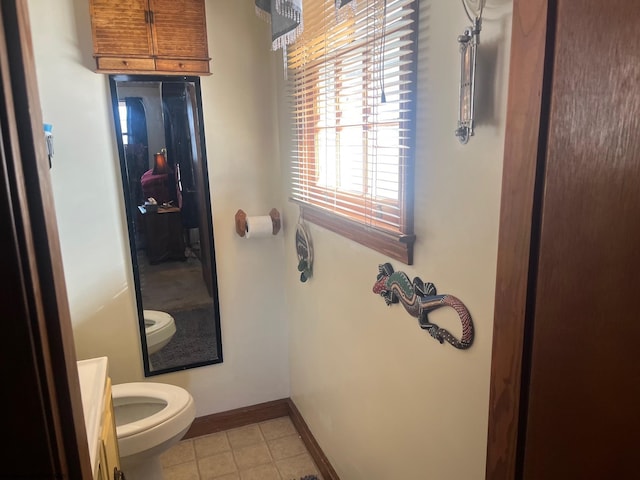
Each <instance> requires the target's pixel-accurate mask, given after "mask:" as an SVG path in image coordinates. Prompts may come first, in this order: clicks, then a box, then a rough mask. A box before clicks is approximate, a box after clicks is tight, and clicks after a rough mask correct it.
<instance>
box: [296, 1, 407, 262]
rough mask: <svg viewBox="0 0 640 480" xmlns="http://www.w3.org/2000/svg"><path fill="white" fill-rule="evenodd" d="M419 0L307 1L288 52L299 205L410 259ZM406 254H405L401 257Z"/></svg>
mask: <svg viewBox="0 0 640 480" xmlns="http://www.w3.org/2000/svg"><path fill="white" fill-rule="evenodd" d="M416 7H417V2H416V1H415V0H386V1H385V0H353V1H352V2H351V3H350V4H349V5H347V6H346V7H343V8H342V9H341V10H340V13H339V14H338V15H336V9H335V0H313V1H306V2H305V3H304V9H303V12H304V31H303V33H302V35H301V36H300V37H299V38H298V40H297V41H296V43H295V44H294V45H293V46H292V47H290V48H289V52H288V68H289V84H290V87H291V98H292V99H293V118H294V147H293V152H292V153H293V165H292V192H291V195H292V199H293V200H294V201H296V202H298V203H300V204H301V205H302V208H303V214H304V215H305V218H308V219H310V220H311V221H313V222H315V223H320V224H322V225H323V226H325V227H328V228H331V229H333V230H335V231H338V232H339V233H341V234H344V235H346V236H347V237H349V238H352V239H353V240H356V241H359V242H361V243H364V244H366V245H368V246H371V247H372V248H376V249H378V250H382V251H383V252H384V253H387V254H389V255H390V256H392V257H394V258H399V259H401V260H403V261H405V262H406V263H411V249H412V248H411V246H412V243H413V218H412V216H413V198H412V197H413V178H412V177H413V160H412V159H413V152H412V150H413V148H412V146H413V143H414V142H413V135H414V113H413V111H414V104H415V73H416V60H415V59H416V43H417V38H416V37H417V32H416V24H417V12H416V11H415V10H416ZM398 255H399V256H400V257H402V258H400V257H399V256H398Z"/></svg>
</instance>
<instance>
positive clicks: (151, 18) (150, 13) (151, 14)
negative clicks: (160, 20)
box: [149, 10, 153, 23]
mask: <svg viewBox="0 0 640 480" xmlns="http://www.w3.org/2000/svg"><path fill="white" fill-rule="evenodd" d="M149 22H150V23H153V10H149Z"/></svg>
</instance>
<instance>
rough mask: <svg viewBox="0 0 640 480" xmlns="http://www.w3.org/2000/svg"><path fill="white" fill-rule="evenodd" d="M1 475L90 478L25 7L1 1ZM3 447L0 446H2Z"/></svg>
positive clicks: (13, 1) (14, 0)
mask: <svg viewBox="0 0 640 480" xmlns="http://www.w3.org/2000/svg"><path fill="white" fill-rule="evenodd" d="M0 85H1V90H0V134H1V138H0V140H1V145H0V204H1V205H0V222H1V224H2V227H1V228H0V247H1V248H0V256H1V257H2V262H1V264H2V273H3V277H4V282H3V283H4V286H3V288H2V289H0V301H1V304H2V308H3V315H2V316H3V318H2V320H3V324H4V325H5V328H4V330H3V338H2V344H3V348H2V349H1V351H2V360H1V361H0V365H1V367H0V368H1V369H2V379H3V381H4V382H5V385H4V388H3V392H4V395H3V397H4V402H3V405H4V407H5V408H4V409H3V410H4V413H3V415H2V417H3V423H2V424H3V429H2V430H3V431H4V432H7V434H8V435H9V436H10V438H9V439H8V440H9V441H8V444H7V445H5V447H4V448H3V449H2V457H1V458H2V475H1V476H2V477H3V478H69V479H71V478H74V479H75V478H78V479H80V478H82V479H88V478H92V476H93V474H92V471H91V465H90V461H89V451H88V445H87V437H86V431H85V426H84V416H83V411H82V399H81V395H80V385H79V379H78V371H77V365H76V358H75V348H74V344H73V333H72V329H71V320H70V313H69V306H68V300H67V293H66V286H65V282H64V275H63V270H62V261H61V253H60V245H59V239H58V231H57V225H56V215H55V211H54V208H53V195H52V189H51V182H50V174H49V163H48V159H47V155H46V153H45V147H44V136H43V133H42V115H41V111H40V102H39V98H38V86H37V83H36V72H35V65H34V59H33V49H32V45H31V34H30V27H29V17H28V12H27V2H26V1H21V0H6V1H5V0H3V1H2V2H1V3H0ZM5 443H6V442H5Z"/></svg>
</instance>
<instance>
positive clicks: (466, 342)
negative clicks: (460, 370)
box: [373, 263, 473, 350]
mask: <svg viewBox="0 0 640 480" xmlns="http://www.w3.org/2000/svg"><path fill="white" fill-rule="evenodd" d="M378 271H379V273H378V277H377V279H376V283H375V284H374V285H373V293H376V294H379V295H380V296H381V297H382V298H384V301H385V302H386V304H387V305H391V304H393V303H398V302H401V303H402V305H403V306H404V308H405V309H406V310H407V312H408V313H409V314H410V315H411V316H413V317H416V318H417V319H418V322H419V324H420V327H421V328H423V329H425V330H427V331H428V332H429V334H430V335H431V336H432V337H433V338H435V339H436V340H438V341H439V342H440V343H444V341H445V340H446V341H447V342H449V343H450V344H451V345H453V346H454V347H456V348H459V349H462V350H464V349H467V348H469V347H470V346H471V344H472V343H473V321H472V320H471V315H470V314H469V310H467V307H465V306H464V304H463V303H462V302H461V301H460V300H458V299H457V298H456V297H454V296H453V295H437V294H436V287H435V285H434V284H433V283H424V282H423V281H422V280H420V278H418V277H415V278H414V279H413V282H411V281H410V280H409V277H408V276H407V274H406V273H404V272H394V271H393V267H392V266H391V264H390V263H385V264H383V265H379V266H378ZM440 307H451V308H453V309H454V310H455V311H456V313H457V314H458V317H460V321H461V322H462V338H461V339H460V340H458V339H457V338H456V337H454V336H453V335H452V334H451V333H450V332H449V331H448V330H446V329H444V328H440V327H439V326H438V325H436V324H435V323H430V322H429V320H428V319H427V314H428V313H429V312H431V311H433V310H437V309H438V308H440Z"/></svg>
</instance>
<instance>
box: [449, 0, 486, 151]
mask: <svg viewBox="0 0 640 480" xmlns="http://www.w3.org/2000/svg"><path fill="white" fill-rule="evenodd" d="M466 2H469V3H472V2H471V1H470V0H462V6H463V7H464V11H465V13H466V14H467V17H468V18H469V20H470V21H471V22H472V24H473V25H471V26H470V27H467V28H466V29H465V30H464V32H463V34H462V35H459V36H458V44H459V46H460V103H459V109H458V128H456V132H455V133H456V137H458V140H460V143H462V144H465V143H467V142H468V141H469V137H471V136H472V135H473V129H474V126H475V125H474V114H475V112H474V99H475V93H476V92H475V90H476V58H477V55H478V45H479V43H480V30H481V29H482V10H483V8H484V2H485V0H477V1H476V3H478V4H479V6H478V9H477V11H473V6H472V5H469V7H468V6H467V3H466ZM470 10H471V12H473V15H474V16H472V14H471V12H470Z"/></svg>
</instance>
